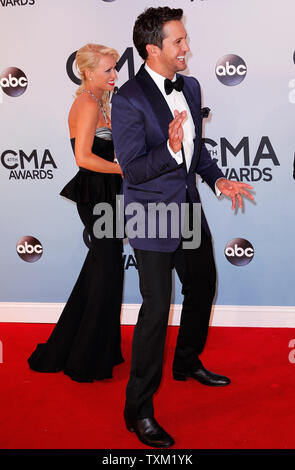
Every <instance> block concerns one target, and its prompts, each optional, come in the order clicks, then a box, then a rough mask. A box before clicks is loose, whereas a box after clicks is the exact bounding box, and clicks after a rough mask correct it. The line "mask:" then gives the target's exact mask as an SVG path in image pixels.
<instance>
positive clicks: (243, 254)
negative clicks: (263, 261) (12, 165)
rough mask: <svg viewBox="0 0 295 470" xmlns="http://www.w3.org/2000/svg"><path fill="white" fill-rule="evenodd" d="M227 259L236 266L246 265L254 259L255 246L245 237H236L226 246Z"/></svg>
mask: <svg viewBox="0 0 295 470" xmlns="http://www.w3.org/2000/svg"><path fill="white" fill-rule="evenodd" d="M224 254H225V257H226V259H227V260H228V261H229V262H230V263H231V264H234V265H235V266H245V265H246V264H248V263H250V261H252V259H253V256H254V248H253V246H252V245H251V243H250V242H248V240H245V239H244V238H234V239H233V240H231V241H230V242H228V244H227V245H226V247H225V250H224Z"/></svg>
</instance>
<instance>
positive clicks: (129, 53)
mask: <svg viewBox="0 0 295 470" xmlns="http://www.w3.org/2000/svg"><path fill="white" fill-rule="evenodd" d="M76 53H77V51H75V52H73V53H72V54H71V55H70V56H69V58H68V60H67V63H66V70H67V74H68V76H69V78H70V79H71V80H72V82H74V83H75V84H76V85H81V79H80V78H79V77H77V75H75V73H74V70H73V65H74V62H75V58H76ZM125 62H127V66H128V78H129V79H130V78H133V77H134V75H135V70H134V55H133V47H127V48H126V49H125V52H124V53H123V54H122V55H121V57H120V59H119V60H118V62H117V65H116V70H117V72H119V71H120V70H121V68H122V67H123V65H124V64H125ZM116 89H117V87H115V92H116Z"/></svg>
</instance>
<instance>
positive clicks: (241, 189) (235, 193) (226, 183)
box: [216, 178, 254, 209]
mask: <svg viewBox="0 0 295 470" xmlns="http://www.w3.org/2000/svg"><path fill="white" fill-rule="evenodd" d="M216 186H217V188H218V189H219V191H220V192H221V193H222V194H224V195H225V196H228V197H230V198H231V200H232V206H231V208H232V209H234V208H235V207H236V201H238V203H239V207H240V208H242V207H243V199H242V196H246V197H248V198H249V199H252V200H254V197H253V196H252V194H251V193H249V191H247V190H246V189H245V188H249V189H253V186H250V185H249V184H246V183H240V182H239V181H231V180H228V179H226V178H220V179H219V180H218V181H217V182H216Z"/></svg>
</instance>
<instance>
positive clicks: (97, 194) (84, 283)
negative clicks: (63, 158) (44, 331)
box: [28, 128, 124, 382]
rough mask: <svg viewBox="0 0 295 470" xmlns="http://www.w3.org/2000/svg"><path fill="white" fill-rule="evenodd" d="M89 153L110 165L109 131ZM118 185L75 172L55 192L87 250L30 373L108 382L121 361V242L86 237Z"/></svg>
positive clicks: (101, 132) (113, 178) (112, 177)
mask: <svg viewBox="0 0 295 470" xmlns="http://www.w3.org/2000/svg"><path fill="white" fill-rule="evenodd" d="M101 136H102V137H101ZM71 143H72V147H73V151H74V152H75V139H71ZM92 152H93V153H94V154H96V155H99V156H100V157H102V158H105V159H106V160H109V161H113V159H114V147H113V141H112V140H111V133H110V131H109V130H107V129H106V128H101V129H97V132H96V135H95V137H94V141H93V147H92ZM121 183H122V178H121V176H120V175H116V174H110V173H97V172H93V171H90V170H87V169H84V168H80V170H79V171H78V173H77V174H76V176H75V177H74V178H73V179H72V180H71V181H70V182H69V183H68V184H67V185H66V186H65V187H64V188H63V190H62V191H61V193H60V194H61V195H62V196H65V197H67V198H69V199H71V200H73V201H75V202H76V204H77V209H78V213H79V215H80V217H81V220H82V222H83V224H84V225H85V227H86V229H87V231H88V233H89V235H90V239H91V245H90V248H89V252H88V254H87V256H86V259H85V261H84V264H83V266H82V269H81V272H80V275H79V277H78V279H77V281H76V284H75V286H74V288H73V290H72V293H71V295H70V297H69V299H68V301H67V303H66V305H65V307H64V309H63V312H62V314H61V316H60V318H59V320H58V322H57V324H56V326H55V328H54V329H53V331H52V333H51V335H50V337H49V339H48V341H47V342H46V343H44V344H38V345H37V348H36V349H35V351H34V352H33V354H32V355H31V356H30V358H29V359H28V363H29V365H30V368H31V369H33V370H35V371H38V372H59V371H64V373H65V374H67V375H68V376H70V377H71V378H72V379H73V380H76V381H78V382H92V381H93V380H100V379H104V378H111V377H112V375H113V374H112V372H113V367H114V366H115V365H117V364H120V363H122V362H124V359H123V357H122V354H121V330H120V313H121V303H122V291H123V278H124V265H123V241H122V239H116V238H102V239H97V238H96V237H94V235H93V232H92V229H93V224H94V222H95V220H96V218H97V216H93V207H94V205H95V204H97V203H98V202H108V203H110V204H111V205H112V206H113V208H115V198H116V194H119V193H120V187H121Z"/></svg>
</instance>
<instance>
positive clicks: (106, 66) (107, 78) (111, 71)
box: [89, 55, 117, 91]
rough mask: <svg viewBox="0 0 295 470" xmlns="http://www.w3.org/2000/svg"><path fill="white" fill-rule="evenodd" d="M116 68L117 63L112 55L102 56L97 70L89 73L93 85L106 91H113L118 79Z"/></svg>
mask: <svg viewBox="0 0 295 470" xmlns="http://www.w3.org/2000/svg"><path fill="white" fill-rule="evenodd" d="M115 67H116V61H115V59H114V57H113V56H112V55H103V56H101V58H100V60H99V63H98V66H97V67H96V69H95V70H94V71H92V72H89V78H91V85H92V86H94V87H95V88H99V89H101V90H104V91H113V89H114V86H115V80H116V79H117V73H116V70H115Z"/></svg>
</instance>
